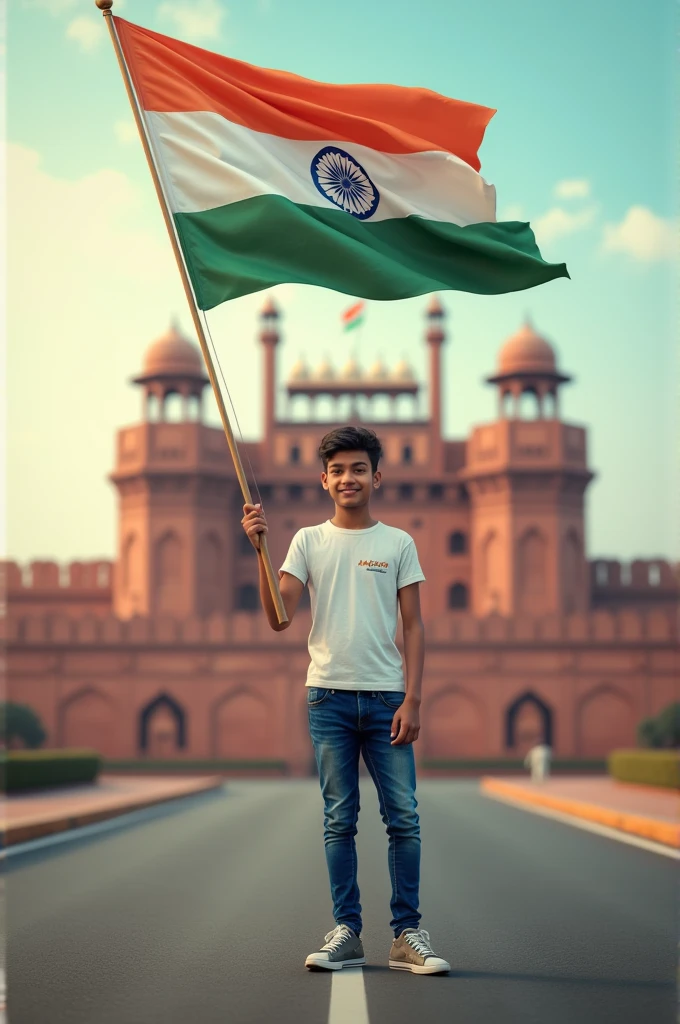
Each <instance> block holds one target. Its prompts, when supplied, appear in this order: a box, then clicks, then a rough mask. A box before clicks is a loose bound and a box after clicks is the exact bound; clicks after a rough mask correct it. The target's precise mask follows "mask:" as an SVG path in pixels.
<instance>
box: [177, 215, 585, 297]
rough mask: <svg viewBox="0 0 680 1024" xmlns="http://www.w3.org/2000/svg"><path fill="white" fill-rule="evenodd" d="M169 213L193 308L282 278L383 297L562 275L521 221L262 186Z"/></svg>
mask: <svg viewBox="0 0 680 1024" xmlns="http://www.w3.org/2000/svg"><path fill="white" fill-rule="evenodd" d="M175 223H176V226H177V231H178V235H179V238H180V242H181V245H182V249H183V251H184V255H185V258H186V261H187V266H188V268H189V273H190V276H191V280H192V284H193V286H194V291H195V293H196V298H197V301H198V305H199V307H200V308H201V309H212V308H213V307H214V306H217V305H219V304H220V303H221V302H225V301H227V300H228V299H234V298H237V297H238V296H239V295H247V294H249V293H250V292H256V291H259V290H261V289H263V288H270V287H272V286H273V285H276V284H283V283H285V282H296V283H299V284H310V285H317V286H320V287H322V288H331V289H333V290H335V291H339V292H345V293H347V294H348V295H356V296H359V297H360V298H365V299H382V300H385V299H405V298H410V297H411V296H414V295H423V294H426V293H428V292H434V291H441V290H445V289H456V290H459V291H466V292H473V293H476V294H479V295H498V294H502V293H505V292H512V291H521V290H522V289H524V288H533V287H534V286H535V285H539V284H544V283H545V282H547V281H551V280H554V279H555V278H558V277H569V274H568V272H567V268H566V265H565V264H564V263H546V262H545V261H544V260H543V258H542V256H541V254H540V252H539V249H538V246H537V245H536V240H535V238H534V234H533V231H532V230H531V228H530V227H529V225H528V224H525V223H521V222H519V221H507V222H501V223H481V224H469V225H467V226H466V227H458V226H456V225H455V224H450V223H447V222H443V221H432V220H426V219H425V218H423V217H400V218H395V219H393V220H383V221H375V222H374V223H370V222H367V221H360V220H357V219H356V218H354V217H351V216H349V215H348V214H346V213H345V212H344V211H342V210H333V209H328V210H326V209H324V208H322V207H316V206H303V205H296V204H295V203H292V202H291V201H290V200H289V199H285V198H283V197H282V196H272V195H269V196H256V197H255V198H252V199H244V200H242V201H241V202H236V203H230V204H229V205H228V206H222V207H218V208H217V209H213V210H205V211H203V212H200V213H178V214H175Z"/></svg>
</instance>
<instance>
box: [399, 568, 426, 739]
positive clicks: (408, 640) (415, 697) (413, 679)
mask: <svg viewBox="0 0 680 1024" xmlns="http://www.w3.org/2000/svg"><path fill="white" fill-rule="evenodd" d="M397 598H398V601H399V609H400V611H401V621H402V626H403V633H404V661H405V662H406V696H405V697H404V702H403V704H402V705H401V707H400V708H399V709H398V710H397V711H396V712H395V715H394V718H393V720H392V732H391V735H392V737H393V739H392V746H395V745H397V744H400V743H413V742H415V740H417V739H418V735H419V733H420V700H421V689H422V683H423V666H424V664H425V627H424V625H423V620H422V616H421V614H420V584H419V583H410V584H408V585H407V586H405V587H402V588H401V589H400V590H399V591H397Z"/></svg>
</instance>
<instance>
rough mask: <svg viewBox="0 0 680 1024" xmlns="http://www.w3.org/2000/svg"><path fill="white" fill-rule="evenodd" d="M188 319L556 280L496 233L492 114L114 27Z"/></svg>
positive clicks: (520, 239) (503, 231)
mask: <svg viewBox="0 0 680 1024" xmlns="http://www.w3.org/2000/svg"><path fill="white" fill-rule="evenodd" d="M114 20H115V24H116V27H117V30H118V35H119V38H120V41H121V45H122V48H123V52H124V55H125V60H126V63H127V65H128V68H129V70H130V74H131V77H132V81H133V83H134V87H135V91H136V93H137V97H138V100H139V102H140V105H141V107H142V109H143V117H144V120H145V123H146V130H147V133H148V136H149V139H150V144H151V148H152V151H153V153H154V157H155V160H156V163H157V166H158V169H159V174H160V177H161V180H162V184H163V189H164V192H165V195H166V198H167V201H168V204H169V207H170V210H171V211H172V214H173V217H174V222H175V226H176V230H177V235H178V238H179V241H180V245H181V247H182V250H183V253H184V257H185V260H186V264H187V268H188V271H189V275H190V277H191V281H192V284H193V287H194V291H195V294H196V299H197V302H198V305H199V307H200V308H201V309H211V308H213V307H214V306H217V305H219V304H220V303H221V302H225V301H226V300H228V299H233V298H236V297H237V296H239V295H246V294H248V293H250V292H255V291H259V290H260V289H262V288H270V287H272V285H276V284H280V283H282V282H298V283H302V284H310V285H319V286H322V287H325V288H332V289H334V290H335V291H339V292H345V293H347V294H349V295H355V296H357V297H361V298H367V299H383V300H384V299H403V298H408V297H410V296H413V295H421V294H423V293H426V292H433V291H439V290H441V289H458V290H461V291H468V292H477V293H479V294H487V295H491V294H498V293H502V292H511V291H517V290H520V289H523V288H532V287H534V286H535V285H539V284H543V283H544V282H546V281H551V280H552V279H553V278H556V277H568V276H569V275H568V273H567V269H566V266H565V265H564V264H563V263H559V264H551V263H546V262H545V261H544V260H543V259H542V257H541V254H540V252H539V250H538V247H537V245H536V242H535V239H534V235H533V232H532V231H531V228H530V227H529V225H528V224H526V223H521V222H518V221H509V222H505V223H498V222H497V221H496V196H495V190H494V188H493V186H492V185H489V184H488V183H487V182H486V181H485V180H484V178H482V177H481V175H480V173H479V169H480V164H479V159H478V157H477V151H478V149H479V146H480V145H481V142H482V139H483V137H484V131H485V129H486V126H487V124H488V123H489V121H490V119H491V117H492V116H493V114H494V113H495V111H494V110H492V109H490V108H488V107H481V106H477V105H475V104H473V103H465V102H462V101H460V100H454V99H448V98H446V97H445V96H440V95H438V94H437V93H434V92H430V91H428V90H427V89H415V88H403V87H400V86H393V85H332V84H328V83H322V82H314V81H309V80H308V79H304V78H299V77H297V76H296V75H292V74H289V73H287V72H285V71H273V70H270V69H266V68H259V67H254V66H252V65H250V64H244V63H243V62H241V61H238V60H233V59H231V58H229V57H224V56H222V55H220V54H215V53H211V52H210V51H208V50H203V49H201V48H199V47H197V46H191V45H189V44H188V43H183V42H180V41H178V40H176V39H171V38H170V37H168V36H164V35H160V34H158V33H157V32H150V31H149V30H148V29H145V28H140V27H139V26H138V25H133V24H131V23H130V22H128V21H125V20H123V19H121V18H115V19H114Z"/></svg>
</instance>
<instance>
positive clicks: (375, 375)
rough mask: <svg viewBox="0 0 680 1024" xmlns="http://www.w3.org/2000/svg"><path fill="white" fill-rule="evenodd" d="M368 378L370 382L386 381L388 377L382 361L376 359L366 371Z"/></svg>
mask: <svg viewBox="0 0 680 1024" xmlns="http://www.w3.org/2000/svg"><path fill="white" fill-rule="evenodd" d="M367 376H368V377H370V378H371V380H386V379H387V377H389V372H388V369H387V367H386V366H385V364H384V363H383V361H382V359H376V361H375V362H374V363H373V364H372V365H371V366H370V367H369V369H368V374H367Z"/></svg>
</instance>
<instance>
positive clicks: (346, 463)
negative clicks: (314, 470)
mask: <svg viewBox="0 0 680 1024" xmlns="http://www.w3.org/2000/svg"><path fill="white" fill-rule="evenodd" d="M321 483H322V484H323V486H324V488H325V490H327V491H328V492H329V493H330V496H331V498H332V499H333V501H334V502H335V504H336V505H338V506H339V507H340V508H347V509H350V508H361V507H362V506H363V505H368V502H369V501H370V498H371V492H372V491H373V490H374V489H375V488H377V487H379V485H380V472H379V471H377V472H375V473H374V472H373V470H372V469H371V460H370V459H369V457H368V453H367V452H362V451H355V452H337V453H336V454H335V455H331V457H330V458H329V460H328V466H327V468H326V472H325V473H322V474H321Z"/></svg>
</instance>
